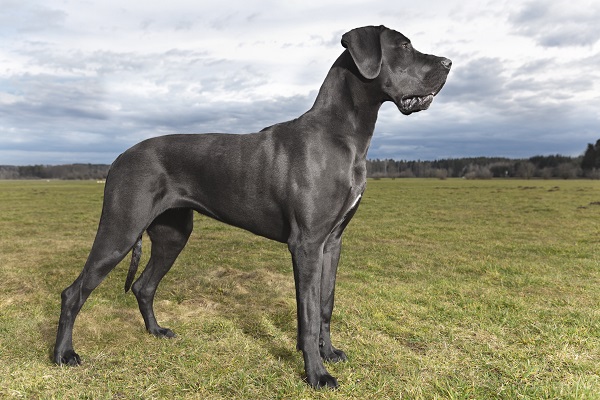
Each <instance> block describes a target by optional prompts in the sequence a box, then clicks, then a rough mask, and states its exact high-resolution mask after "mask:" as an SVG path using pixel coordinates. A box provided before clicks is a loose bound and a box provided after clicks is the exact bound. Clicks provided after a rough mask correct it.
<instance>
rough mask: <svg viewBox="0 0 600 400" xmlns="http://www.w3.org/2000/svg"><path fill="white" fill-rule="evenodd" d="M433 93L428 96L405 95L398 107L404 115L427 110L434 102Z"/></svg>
mask: <svg viewBox="0 0 600 400" xmlns="http://www.w3.org/2000/svg"><path fill="white" fill-rule="evenodd" d="M433 96H434V95H433V93H431V94H428V95H426V96H404V97H403V98H402V100H400V102H399V103H398V109H399V110H400V112H401V113H402V114H404V115H410V114H412V113H414V112H419V111H423V110H427V109H428V108H429V106H430V105H431V103H432V102H433Z"/></svg>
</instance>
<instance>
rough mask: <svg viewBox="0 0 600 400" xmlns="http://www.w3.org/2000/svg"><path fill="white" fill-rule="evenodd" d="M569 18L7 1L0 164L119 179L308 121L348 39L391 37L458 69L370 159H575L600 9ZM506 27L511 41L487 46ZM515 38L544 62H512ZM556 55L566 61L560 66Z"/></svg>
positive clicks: (395, 8)
mask: <svg viewBox="0 0 600 400" xmlns="http://www.w3.org/2000/svg"><path fill="white" fill-rule="evenodd" d="M261 4H262V3H261ZM564 4H565V3H561V2H559V1H550V2H541V1H534V2H530V3H527V4H525V5H524V6H520V5H517V6H510V7H509V9H508V10H507V11H506V10H505V5H503V4H498V5H496V4H495V3H487V4H483V3H480V2H476V1H470V0H464V1H461V2H456V3H453V4H449V3H448V2H441V1H440V2H436V3H435V4H434V5H431V4H429V3H427V5H422V6H421V5H418V4H416V5H415V6H414V9H411V10H410V11H407V10H404V8H403V7H402V6H401V5H398V4H397V2H392V1H390V2H381V4H378V5H377V6H374V5H373V4H372V3H369V7H365V5H364V4H361V3H360V2H357V3H353V2H352V3H346V2H344V4H343V7H342V5H341V2H336V1H333V2H329V1H326V2H325V3H323V4H319V5H318V6H310V7H309V6H307V7H304V8H302V7H298V6H296V5H286V3H277V4H275V3H274V4H273V5H272V7H271V8H270V9H269V10H268V11H267V10H265V8H264V6H262V5H260V6H258V5H257V4H254V3H252V2H245V1H244V2H242V1H237V2H236V1H235V0H234V1H233V3H231V4H229V3H228V4H223V6H222V7H219V8H218V9H217V8H214V9H210V10H202V12H200V11H198V9H197V7H195V6H194V7H191V6H190V5H189V4H184V3H180V4H179V7H171V6H170V7H166V6H164V5H160V4H158V3H156V4H155V3H153V4H152V5H150V4H149V3H143V4H142V3H137V2H136V1H135V0H132V1H131V2H129V3H127V5H125V6H123V9H121V6H119V7H117V6H115V7H114V9H113V10H112V11H110V9H111V7H98V6H97V5H95V4H94V3H93V1H92V3H90V5H89V6H86V7H85V9H84V8H80V6H79V4H78V3H77V4H75V3H74V4H71V5H67V4H66V3H65V4H63V3H60V4H59V3H56V6H55V7H53V6H44V5H41V3H39V4H38V5H36V2H35V1H33V2H17V1H3V2H2V6H3V11H2V13H0V36H1V38H2V39H4V40H5V43H6V46H3V47H2V48H0V65H1V66H2V67H1V68H0V164H7V163H8V164H27V163H64V162H103V163H110V162H112V160H113V159H114V158H115V157H116V156H117V155H118V154H119V153H120V152H122V151H123V150H125V149H126V148H127V147H129V146H131V145H133V144H134V143H136V142H137V141H139V140H142V139H145V138H147V137H150V136H156V135H160V134H168V133H177V132H183V133H192V132H215V131H217V132H236V133H245V132H254V131H258V130H260V129H262V128H263V127H265V126H268V125H271V124H274V123H278V122H282V121H286V120H289V119H292V118H295V117H297V116H299V115H300V114H302V113H304V112H305V111H306V110H308V109H309V108H310V106H311V105H312V103H313V101H314V99H315V97H316V93H317V90H318V89H319V85H320V83H321V81H322V80H323V79H324V77H325V74H326V73H327V69H328V68H329V66H330V65H331V64H332V63H333V61H334V60H335V58H336V57H337V56H338V54H340V53H341V52H342V51H343V48H342V47H341V46H340V37H341V35H342V34H343V33H344V32H345V31H346V30H347V29H351V28H354V27H356V26H361V25H367V24H380V23H383V24H386V25H388V26H390V27H392V28H395V29H399V30H400V31H402V32H404V33H406V34H407V35H408V36H409V37H411V38H412V39H414V42H415V43H416V45H417V48H418V49H419V50H422V51H424V52H433V53H436V54H438V53H439V54H443V55H445V56H449V57H451V58H452V59H453V61H454V66H453V69H452V71H451V73H450V77H449V79H448V83H447V84H446V86H445V88H444V89H443V90H442V92H441V93H440V94H439V96H438V97H437V98H436V99H435V101H434V103H433V105H432V107H431V109H430V110H428V111H425V112H422V113H418V114H415V115H411V116H409V117H405V116H403V115H401V114H400V113H399V112H398V110H397V108H396V107H395V106H394V105H393V104H386V105H384V106H383V107H382V110H381V112H380V118H379V121H378V123H377V127H376V132H375V135H374V138H373V141H372V146H371V149H370V152H369V157H372V158H384V157H392V158H398V159H399V158H403V159H435V158H442V157H463V156H481V155H486V156H510V157H528V156H531V155H535V154H549V153H562V154H568V155H574V154H578V153H580V152H582V151H583V150H584V149H585V145H586V143H588V142H592V141H595V140H596V139H597V137H598V135H599V132H598V131H597V130H596V129H597V128H596V127H598V126H600V116H599V114H598V112H597V109H598V106H599V104H600V98H599V96H598V95H597V94H596V93H598V89H600V88H599V87H598V85H599V83H598V82H600V71H599V70H598V68H597V66H598V64H599V63H600V59H599V57H600V54H598V52H596V53H593V52H592V51H588V50H589V49H592V48H593V47H592V44H593V43H596V42H597V40H598V38H599V37H600V32H599V28H598V27H597V25H598V24H597V22H596V21H597V20H600V15H599V14H598V9H599V8H598V7H597V6H595V5H593V4H591V5H590V7H588V8H587V9H585V12H583V11H581V12H580V11H578V10H579V9H578V8H577V9H576V8H575V7H570V8H568V7H563V5H564ZM61 7H65V8H64V9H63V10H61V9H60V8H61ZM90 7H91V8H90ZM90 9H93V10H96V11H98V13H99V15H97V16H96V15H95V13H94V12H93V11H90ZM107 9H108V10H109V11H106V10H107ZM564 10H567V11H564ZM569 10H570V11H569ZM103 13H104V14H103ZM587 14H589V15H587ZM448 15H452V17H451V18H449V17H448ZM297 21H304V22H302V23H298V22H297ZM490 21H492V22H490ZM494 21H497V27H498V29H504V28H503V24H507V23H508V27H507V29H512V30H511V31H510V32H508V31H507V32H506V34H505V36H498V37H489V38H488V34H489V33H490V31H489V30H488V29H489V28H490V24H491V23H493V22H494ZM468 22H473V23H468ZM478 24H479V25H478ZM88 25H89V26H88ZM578 25H581V26H578ZM478 26H479V28H477V27H478ZM36 27H37V28H36ZM556 27H558V28H556ZM36 29H37V30H36ZM515 32H516V33H517V34H518V35H517V36H515V35H511V33H515ZM492 33H493V32H492ZM557 33H560V34H561V35H559V36H558V37H556V34H557ZM523 37H525V38H531V40H527V39H525V40H524V39H523ZM515 38H516V39H518V41H517V42H515V43H518V44H522V43H523V42H527V43H530V46H531V48H532V49H535V50H536V51H537V52H536V53H535V54H531V55H529V54H526V53H525V52H522V51H521V52H517V53H514V52H513V51H514V48H513V47H514V46H502V44H503V43H505V42H506V43H510V44H512V43H513V40H515ZM488 40H490V41H491V43H493V44H494V45H492V46H491V45H488V43H487V41H488ZM494 40H496V41H495V42H494ZM500 40H502V41H500ZM557 46H561V47H565V48H567V47H568V49H567V50H568V55H565V56H564V57H563V56H562V54H561V56H560V57H556V52H557V51H559V50H560V49H561V48H560V47H557ZM582 46H588V48H583V47H582ZM561 53H562V52H561Z"/></svg>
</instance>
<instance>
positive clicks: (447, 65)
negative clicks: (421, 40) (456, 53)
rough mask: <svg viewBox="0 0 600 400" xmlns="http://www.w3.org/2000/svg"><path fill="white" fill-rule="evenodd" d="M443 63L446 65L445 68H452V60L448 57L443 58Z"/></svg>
mask: <svg viewBox="0 0 600 400" xmlns="http://www.w3.org/2000/svg"><path fill="white" fill-rule="evenodd" d="M441 62H442V65H443V66H444V68H446V69H450V67H452V60H449V59H447V58H442V61H441Z"/></svg>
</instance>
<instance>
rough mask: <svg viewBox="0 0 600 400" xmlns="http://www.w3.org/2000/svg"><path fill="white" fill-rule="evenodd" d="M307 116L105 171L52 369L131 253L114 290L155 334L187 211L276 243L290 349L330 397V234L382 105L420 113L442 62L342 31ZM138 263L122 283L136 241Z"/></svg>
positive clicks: (75, 360) (396, 36)
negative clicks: (290, 276)
mask: <svg viewBox="0 0 600 400" xmlns="http://www.w3.org/2000/svg"><path fill="white" fill-rule="evenodd" d="M342 45H343V46H344V47H345V48H346V50H345V51H344V52H343V53H342V54H341V55H340V57H339V58H338V59H337V60H336V61H335V63H334V64H333V66H332V67H331V69H330V70H329V73H328V74H327V77H326V78H325V82H324V83H323V85H322V86H321V89H320V91H319V94H318V95H317V99H316V101H315V103H314V105H313V107H312V108H311V109H310V110H309V111H308V112H306V113H305V114H303V115H302V116H300V117H299V118H297V119H294V120H292V121H288V122H284V123H280V124H277V125H273V126H270V127H268V128H265V129H263V130H262V131H260V132H258V133H252V134H245V135H232V134H195V135H168V136H162V137H156V138H152V139H148V140H145V141H143V142H141V143H139V144H137V145H135V146H133V147H131V148H130V149H129V150H127V151H125V152H124V153H123V154H121V155H120V156H119V157H118V158H117V159H116V160H115V162H114V163H113V164H112V166H111V168H110V172H109V174H108V178H107V180H106V187H105V190H104V204H103V208H102V216H101V218H100V223H99V226H98V232H97V234H96V238H95V240H94V244H93V246H92V249H91V251H90V254H89V256H88V259H87V261H86V263H85V266H84V267H83V271H82V272H81V274H80V275H79V277H77V279H75V281H74V282H73V284H72V285H71V286H69V287H68V288H66V289H65V290H64V291H63V292H62V308H61V314H60V321H59V323H58V333H57V337H56V346H55V349H54V361H55V362H56V363H57V364H68V365H78V364H80V363H81V359H80V357H79V355H78V354H77V353H75V351H74V349H73V343H72V332H73V324H74V322H75V318H76V316H77V314H78V313H79V311H80V309H81V307H82V305H83V303H84V302H85V301H86V299H87V298H88V296H89V295H90V293H91V292H92V291H93V290H94V289H95V288H96V287H97V286H98V285H99V284H100V282H102V280H103V279H104V278H105V277H106V275H107V274H108V273H109V272H110V271H111V270H112V269H113V268H114V267H115V266H116V265H117V264H118V263H119V262H120V261H121V260H122V259H123V258H124V257H125V255H126V254H128V253H129V251H131V250H132V249H133V251H132V261H131V266H130V269H129V274H128V276H127V280H126V283H125V290H126V291H127V290H128V289H129V288H130V287H131V288H132V290H133V293H134V295H135V296H136V298H137V301H138V304H139V308H140V312H141V314H142V317H143V318H144V322H145V324H146V329H147V330H148V331H149V332H150V333H152V334H154V335H156V336H160V337H173V336H174V333H173V332H172V331H171V330H170V329H167V328H163V327H161V326H159V325H158V323H157V321H156V318H155V316H154V310H153V301H154V294H155V292H156V288H157V286H158V284H159V282H160V280H161V279H162V278H163V276H165V274H166V273H167V272H168V271H169V269H170V268H171V266H172V265H173V262H174V261H175V259H176V258H177V256H178V254H179V253H180V252H181V250H182V249H183V247H184V246H185V244H186V242H187V240H188V238H189V236H190V234H191V232H192V219H193V211H194V210H195V211H197V212H199V213H201V214H203V215H207V216H209V217H212V218H215V219H217V220H219V221H223V222H225V223H227V224H231V225H234V226H237V227H240V228H243V229H246V230H248V231H250V232H253V233H255V234H257V235H260V236H264V237H266V238H269V239H273V240H276V241H279V242H282V243H287V245H288V248H289V251H290V253H291V255H292V262H293V270H294V282H295V285H296V303H297V318H298V336H297V348H298V350H301V351H302V353H303V356H304V368H305V372H306V380H307V382H308V384H310V385H311V386H313V387H323V386H327V387H333V388H335V387H337V386H338V383H337V380H336V379H335V378H334V377H332V376H331V375H330V374H329V373H328V372H327V370H326V369H325V366H324V365H323V360H325V361H332V362H337V361H344V360H346V354H345V353H344V352H343V351H341V350H339V349H336V348H335V347H334V346H333V345H332V344H331V338H330V321H331V313H332V311H333V301H334V288H335V279H336V272H337V267H338V261H339V258H340V250H341V243H342V233H343V232H344V229H345V228H346V226H347V225H348V223H349V222H350V219H351V218H352V216H353V215H354V213H355V212H356V209H357V208H358V206H359V203H360V200H361V197H362V194H363V191H364V190H365V185H366V173H367V170H366V155H367V149H368V148H369V143H370V141H371V137H372V135H373V129H374V128H375V121H376V120H377V113H378V111H379V108H380V107H381V105H382V103H384V102H386V101H393V102H394V103H395V104H396V105H397V106H398V109H399V110H400V112H402V113H403V114H406V115H409V114H411V113H413V112H417V111H421V110H426V109H427V108H428V107H429V105H430V104H431V102H432V101H433V98H434V96H435V95H436V94H437V93H438V92H439V91H440V90H441V89H442V86H443V85H444V83H445V81H446V77H447V75H448V72H449V71H450V66H451V65H452V62H451V61H450V60H449V59H447V58H443V57H437V56H433V55H427V54H423V53H420V52H418V51H417V50H415V48H414V47H413V46H412V44H411V42H410V40H409V39H408V38H406V37H405V36H404V35H402V34H401V33H399V32H396V31H394V30H391V29H388V28H386V27H384V26H366V27H362V28H357V29H353V30H351V31H349V32H347V33H346V34H344V35H343V36H342ZM144 231H146V232H147V233H148V236H149V237H150V240H151V242H152V250H151V256H150V260H149V262H148V265H147V266H146V268H145V270H144V271H143V273H142V274H141V275H140V277H139V278H138V279H137V280H136V281H135V283H133V286H132V285H131V283H132V282H133V279H134V277H135V273H136V270H137V266H138V263H139V260H140V254H141V238H142V236H141V235H142V233H143V232H144Z"/></svg>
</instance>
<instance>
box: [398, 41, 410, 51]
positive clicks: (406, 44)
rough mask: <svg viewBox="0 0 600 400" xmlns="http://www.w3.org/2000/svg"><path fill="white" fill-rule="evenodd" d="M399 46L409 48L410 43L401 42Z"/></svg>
mask: <svg viewBox="0 0 600 400" xmlns="http://www.w3.org/2000/svg"><path fill="white" fill-rule="evenodd" d="M400 47H402V48H403V49H404V50H408V49H410V43H408V42H404V43H401V44H400Z"/></svg>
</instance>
